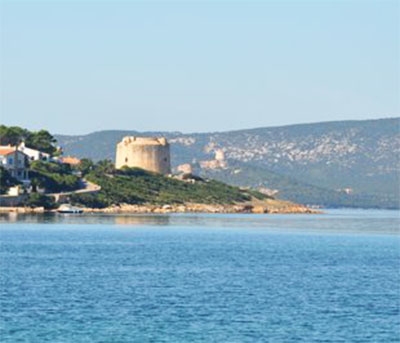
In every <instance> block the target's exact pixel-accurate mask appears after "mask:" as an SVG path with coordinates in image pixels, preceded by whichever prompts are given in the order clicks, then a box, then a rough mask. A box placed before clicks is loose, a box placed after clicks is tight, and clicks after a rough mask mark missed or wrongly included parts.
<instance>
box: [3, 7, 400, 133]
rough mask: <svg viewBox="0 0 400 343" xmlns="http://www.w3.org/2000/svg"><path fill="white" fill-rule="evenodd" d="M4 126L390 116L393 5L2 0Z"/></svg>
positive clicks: (178, 125) (243, 124) (196, 124)
mask: <svg viewBox="0 0 400 343" xmlns="http://www.w3.org/2000/svg"><path fill="white" fill-rule="evenodd" d="M0 1H1V6H0V12H1V18H0V19H1V75H0V80H1V93H0V94H1V98H0V100H1V107H0V109H1V113H0V119H1V123H2V124H6V125H19V126H23V127H26V128H29V129H33V130H36V129H40V128H46V129H48V130H50V131H51V132H53V133H68V134H80V133H89V132H92V131H97V130H103V129H132V130H141V131H142V130H168V131H183V132H194V131H225V130H231V129H242V128H252V127H265V126H277V125H286V124H294V123H304V122H319V121H329V120H342V119H369V118H384V117H393V116H399V112H400V111H399V109H400V100H399V93H400V92H399V78H400V67H399V63H400V62H399V61H400V56H399V55H400V54H399V35H400V34H399V31H400V28H399V11H400V8H399V2H398V1H396V0H394V1H385V0H376V1H368V0H358V1H351V0H347V1H339V0H338V1H323V0H319V1H253V2H252V1H244V0H243V1H222V0H221V1H190V0H187V1H157V2H155V1H73V0H70V1H57V0H53V1H33V0H30V1H18V0H12V1H5V0H0Z"/></svg>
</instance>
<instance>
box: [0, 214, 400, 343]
mask: <svg viewBox="0 0 400 343" xmlns="http://www.w3.org/2000/svg"><path fill="white" fill-rule="evenodd" d="M0 244H1V245H0V342H2V343H8V342H10V343H11V342H13V343H14V342H32V343H42V342H43V343H44V342H52V343H62V342H74V343H75V342H77V343H79V342H104V343H108V342H110V343H111V342H121V343H123V342H124V343H125V342H140V343H146V342H282V343H290V342H325V343H328V342H346V343H351V342H360V343H361V342H371V343H372V342H373V343H376V342H400V217H399V212H397V211H378V210H327V211H326V212H325V213H324V214H318V215H205V214H174V215H153V216H148V215H128V216H122V215H108V216H107V215H59V214H53V215H36V216H29V215H22V216H21V215H15V214H10V215H2V216H0Z"/></svg>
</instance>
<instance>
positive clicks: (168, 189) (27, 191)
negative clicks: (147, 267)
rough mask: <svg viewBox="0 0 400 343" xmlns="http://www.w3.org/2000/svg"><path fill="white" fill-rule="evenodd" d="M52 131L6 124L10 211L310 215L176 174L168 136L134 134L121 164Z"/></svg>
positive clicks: (3, 202)
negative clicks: (82, 150)
mask: <svg viewBox="0 0 400 343" xmlns="http://www.w3.org/2000/svg"><path fill="white" fill-rule="evenodd" d="M56 143H57V142H56V140H55V139H54V137H53V136H52V135H51V134H50V133H49V132H47V131H45V130H41V131H39V132H30V131H28V130H25V129H22V128H16V127H10V128H9V127H5V126H1V127H0V144H1V146H0V172H1V174H0V178H1V195H0V206H2V210H3V211H11V210H13V211H22V212H27V211H28V212H31V211H39V212H40V211H43V210H50V211H54V210H56V209H57V208H58V207H59V206H60V205H61V204H65V203H69V204H72V205H76V206H79V207H80V208H82V210H83V211H86V212H111V213H120V212H134V213H139V212H140V213H169V212H213V213H221V212H222V213H237V212H241V213H275V212H279V213H282V212H284V213H291V212H300V213H309V212H312V211H311V210H309V209H308V208H307V207H305V206H302V205H297V204H293V203H291V202H288V201H280V200H276V199H274V198H273V197H271V196H269V195H266V194H263V193H260V192H258V191H255V190H252V189H241V188H238V187H234V186H229V185H227V184H224V183H222V182H219V181H215V180H212V179H204V178H201V177H198V176H195V175H193V174H192V173H191V172H190V171H189V172H188V171H187V170H186V171H185V170H181V171H179V172H177V173H175V174H172V173H171V156H170V148H169V143H168V141H167V140H166V139H165V138H164V137H135V136H128V137H125V138H123V139H122V141H121V142H119V143H118V144H117V146H116V147H115V149H116V158H115V164H114V163H113V162H111V161H110V160H102V161H99V162H97V163H94V162H93V161H91V160H89V159H86V158H82V159H79V158H77V157H74V156H64V155H63V151H62V148H61V147H58V146H57V144H56Z"/></svg>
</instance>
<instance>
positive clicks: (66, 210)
mask: <svg viewBox="0 0 400 343" xmlns="http://www.w3.org/2000/svg"><path fill="white" fill-rule="evenodd" d="M57 212H58V213H82V212H83V210H82V209H81V208H79V207H75V206H72V205H70V204H63V205H61V206H60V207H59V208H58V209H57Z"/></svg>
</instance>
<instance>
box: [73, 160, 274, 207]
mask: <svg viewBox="0 0 400 343" xmlns="http://www.w3.org/2000/svg"><path fill="white" fill-rule="evenodd" d="M86 178H87V179H88V180H89V181H92V182H94V183H96V184H98V185H100V186H101V188H102V189H101V191H100V192H99V193H98V194H97V195H95V196H93V195H92V196H74V197H73V199H72V200H73V202H74V203H76V204H81V205H85V206H88V207H105V206H109V205H112V204H120V203H126V204H181V203H185V202H193V203H203V204H233V203H241V202H245V201H249V200H251V198H252V197H256V198H259V199H267V198H268V197H267V196H265V195H262V194H260V193H258V192H254V191H242V190H240V189H239V188H237V187H233V186H229V185H226V184H224V183H222V182H219V181H215V180H210V181H201V180H200V181H196V182H195V183H189V182H183V181H180V180H176V179H172V178H169V177H165V176H163V175H159V174H154V173H150V172H147V171H144V170H142V169H137V168H127V169H125V170H122V171H116V172H114V173H113V174H102V173H91V174H89V175H87V177H86Z"/></svg>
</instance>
